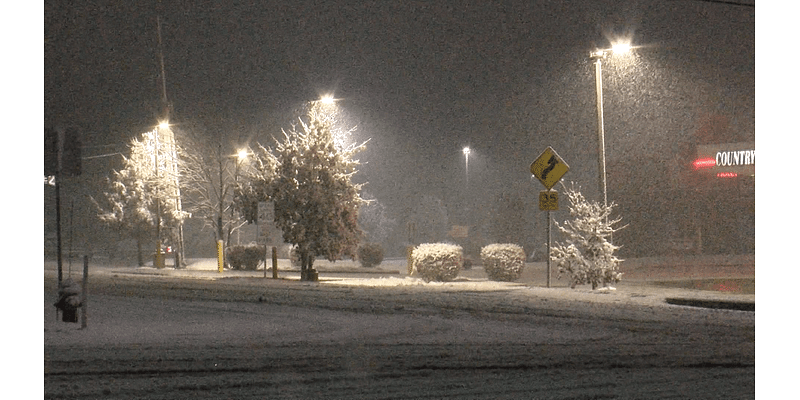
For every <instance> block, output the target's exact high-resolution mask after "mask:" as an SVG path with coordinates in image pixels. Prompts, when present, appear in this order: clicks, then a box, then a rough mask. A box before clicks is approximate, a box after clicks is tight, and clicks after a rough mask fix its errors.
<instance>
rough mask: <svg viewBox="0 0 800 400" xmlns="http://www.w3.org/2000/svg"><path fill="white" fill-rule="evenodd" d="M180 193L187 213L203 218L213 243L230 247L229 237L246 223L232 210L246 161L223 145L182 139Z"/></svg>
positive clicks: (192, 137)
mask: <svg viewBox="0 0 800 400" xmlns="http://www.w3.org/2000/svg"><path fill="white" fill-rule="evenodd" d="M182 143H184V146H183V150H184V151H182V152H181V162H182V165H181V172H182V179H181V183H182V189H183V194H184V196H183V198H184V203H185V205H186V209H187V210H188V211H190V212H191V213H192V215H193V216H194V217H198V218H203V220H204V222H205V226H206V227H210V228H211V229H212V230H213V231H214V237H215V240H222V241H225V243H226V247H229V246H230V244H231V236H232V234H233V233H235V232H236V230H237V229H239V228H241V227H242V226H243V225H245V224H246V223H247V221H245V219H243V218H242V217H241V210H237V209H235V208H236V207H235V199H234V196H235V194H236V191H237V189H238V187H239V185H240V183H242V182H240V180H241V179H242V177H243V176H244V174H245V173H246V169H247V165H248V161H247V160H246V159H244V158H243V157H239V155H238V154H233V151H232V150H229V149H227V147H226V146H223V144H222V141H221V140H220V141H219V142H213V141H208V140H202V139H201V138H197V137H194V136H193V135H191V134H188V133H187V134H186V135H185V137H183V138H182Z"/></svg>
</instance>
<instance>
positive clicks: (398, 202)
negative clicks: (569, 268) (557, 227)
mask: <svg viewBox="0 0 800 400" xmlns="http://www.w3.org/2000/svg"><path fill="white" fill-rule="evenodd" d="M741 2H742V3H743V4H749V6H747V5H745V6H742V5H735V4H730V2H713V1H689V0H649V1H616V0H614V1H584V0H579V1H530V0H525V1H503V2H499V1H492V2H489V1H480V2H478V1H475V2H466V1H465V2H458V1H438V2H433V1H432V2H427V1H352V2H347V1H306V0H299V1H252V2H240V1H229V2H212V1H197V2H186V1H180V2H177V1H176V2H166V1H164V2H161V1H136V2H120V1H86V2H79V4H75V3H74V2H67V1H47V2H45V8H44V11H45V15H44V17H45V18H44V36H45V45H44V98H45V101H44V114H45V115H44V117H45V118H44V121H45V125H46V126H55V125H63V124H68V125H76V126H77V127H79V129H80V130H81V132H82V133H83V135H84V142H85V144H86V145H87V146H86V148H85V155H94V154H103V153H106V152H109V151H112V149H113V151H119V150H120V149H124V144H125V141H126V139H127V138H128V137H130V136H132V135H136V134H139V133H142V132H145V131H146V130H148V129H149V128H150V127H151V126H153V125H155V124H156V121H157V119H158V115H159V112H160V111H159V110H160V101H161V92H160V81H159V79H160V78H159V63H158V36H157V22H156V21H157V17H158V16H160V19H161V24H162V27H161V28H162V39H163V48H164V58H165V63H166V84H167V94H168V97H169V100H170V101H171V102H172V104H173V107H174V114H173V122H177V123H179V124H180V123H187V124H188V123H191V124H193V125H195V126H197V125H199V126H202V127H203V128H204V130H205V131H207V132H208V133H209V134H210V135H219V136H224V137H227V138H230V140H231V141H232V142H237V143H238V142H244V141H248V140H249V142H250V143H251V144H253V143H255V142H262V143H264V144H268V142H269V137H270V136H271V135H272V134H274V133H275V130H274V129H275V126H278V125H281V123H280V122H276V121H284V119H283V118H285V115H286V112H287V111H288V110H290V109H292V108H294V107H297V105H298V104H301V103H302V102H304V101H309V100H314V99H316V98H318V97H319V96H320V95H321V94H324V93H329V92H333V93H334V94H335V96H336V98H338V99H341V100H340V101H339V103H338V104H339V106H340V107H341V108H342V110H343V112H344V114H345V115H346V116H347V118H348V119H349V122H350V123H351V124H357V125H358V130H357V133H356V138H355V139H356V140H363V139H367V138H371V141H370V143H369V146H368V149H367V150H366V151H365V152H364V153H362V155H361V157H360V159H361V160H362V162H366V164H365V165H364V166H363V167H362V170H361V171H362V174H361V175H360V176H361V179H363V180H368V181H369V182H370V185H369V190H370V191H372V192H374V193H376V194H377V195H378V197H379V198H381V197H383V198H384V199H383V200H384V201H385V202H387V203H389V204H392V205H394V206H395V207H401V206H402V203H404V202H405V201H407V200H405V199H406V197H405V195H406V194H408V193H415V194H419V193H431V194H434V195H437V196H440V197H443V198H450V200H449V201H455V200H453V199H452V198H455V197H460V196H463V195H464V193H465V192H464V191H463V189H464V185H465V184H466V182H465V179H464V175H465V162H464V161H465V160H464V156H463V154H462V152H461V149H462V148H463V147H464V146H465V145H469V146H470V147H471V148H472V149H473V150H472V153H471V155H470V160H469V162H470V164H469V170H470V179H469V182H470V185H472V187H473V189H478V188H480V189H479V190H476V191H479V192H481V193H483V194H485V195H486V196H490V195H491V194H494V193H497V192H498V191H503V190H517V191H525V190H531V187H530V185H531V182H530V179H529V178H530V174H529V171H528V166H529V164H530V163H531V162H532V161H533V159H534V158H535V157H536V156H537V155H538V154H539V153H540V152H541V151H542V150H544V148H545V147H546V146H548V145H549V146H553V147H554V148H555V149H556V150H557V151H558V153H559V154H560V155H561V156H562V157H563V158H564V159H565V160H566V161H567V162H568V163H569V164H570V166H571V168H572V169H571V170H570V172H569V173H568V175H567V176H566V177H565V180H572V181H576V182H577V183H578V184H580V185H582V186H584V187H587V188H589V189H588V190H589V191H590V192H591V190H595V189H596V181H597V169H596V168H597V161H596V160H597V145H596V114H595V113H596V108H595V102H594V87H595V86H594V67H593V65H592V63H591V61H590V60H589V59H588V53H589V51H590V50H593V49H596V48H608V47H610V41H611V40H614V39H615V38H618V37H630V38H631V39H632V41H633V44H634V45H636V46H641V48H638V49H636V52H635V55H634V56H633V59H632V60H631V59H629V60H628V61H627V62H622V61H618V62H617V63H616V64H615V61H614V60H609V61H608V62H607V63H606V64H605V67H604V68H605V70H604V83H605V91H606V92H605V101H606V104H605V113H606V114H605V118H606V125H605V129H606V135H607V137H606V146H607V152H608V154H607V157H608V160H609V161H608V163H609V167H608V168H609V174H610V175H612V174H613V175H614V177H615V178H612V177H609V182H610V183H611V182H612V181H613V179H617V180H616V182H619V181H620V180H625V179H627V178H626V177H627V176H628V175H631V176H633V175H636V174H631V173H630V172H631V171H630V169H631V168H638V167H641V164H640V163H641V162H642V161H641V160H655V161H653V162H655V163H663V162H666V161H665V160H670V159H674V154H676V153H677V152H679V150H680V149H682V148H683V147H685V145H686V143H689V142H691V141H692V140H693V135H694V132H695V131H696V130H697V129H698V127H699V126H701V125H702V121H703V120H704V118H708V117H709V116H711V115H722V116H723V117H724V119H725V120H726V121H728V127H727V129H728V131H729V132H730V135H731V137H733V138H736V139H737V140H738V139H742V140H754V137H755V7H753V6H752V4H753V2H752V1H748V0H741ZM99 160H104V159H99ZM637 163H638V164H637ZM110 165H111V164H110V162H106V161H93V162H92V163H91V164H90V165H89V168H93V169H96V170H97V171H100V172H99V173H101V174H102V173H107V171H109V170H110ZM634 165H636V166H637V167H633V166H634ZM104 171H105V172H104ZM534 183H535V184H536V187H535V190H536V192H538V190H539V189H540V187H539V186H538V183H537V182H534ZM609 190H610V192H613V190H614V189H611V188H610V189H609ZM617 190H621V189H617ZM589 195H590V196H593V195H594V194H593V193H589ZM393 203H395V204H393Z"/></svg>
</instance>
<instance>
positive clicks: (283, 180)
mask: <svg viewBox="0 0 800 400" xmlns="http://www.w3.org/2000/svg"><path fill="white" fill-rule="evenodd" d="M299 122H300V125H299V128H300V129H297V128H298V127H297V126H295V127H293V128H292V130H291V131H289V132H286V131H283V135H284V137H283V140H282V141H278V143H277V145H276V147H275V148H274V149H268V148H264V147H263V146H259V148H258V150H257V151H256V158H257V162H256V168H255V170H254V171H253V172H252V174H251V176H250V183H249V185H248V186H247V187H246V188H245V189H244V190H243V193H242V194H241V198H242V199H243V200H247V201H250V202H252V201H253V200H257V201H272V202H273V204H274V206H275V223H276V225H277V226H278V228H280V229H281V230H282V231H283V238H284V240H285V241H286V242H287V243H292V244H296V245H297V246H298V253H299V255H300V257H301V260H302V264H303V266H302V268H303V269H304V270H306V269H310V268H311V266H312V264H313V259H314V257H315V256H317V255H320V256H324V257H325V258H327V259H328V260H330V261H335V260H337V259H341V258H343V257H350V258H352V257H354V256H355V250H356V248H357V246H358V240H359V238H360V236H361V230H360V228H359V227H358V222H357V221H358V209H359V206H360V205H361V204H362V203H363V200H362V199H361V197H360V195H359V192H360V190H361V186H362V185H359V184H355V183H353V182H352V177H353V175H354V174H355V173H356V172H357V170H356V167H357V166H358V164H359V163H358V161H357V160H354V159H353V156H354V155H355V154H356V153H357V152H359V151H361V150H362V149H363V148H364V147H365V144H366V143H362V144H361V145H357V146H356V145H351V146H340V145H337V143H336V141H335V137H334V134H333V133H332V131H331V121H330V120H329V119H327V118H325V116H324V115H322V114H320V113H319V112H318V111H317V110H315V109H311V110H309V111H308V115H307V121H303V119H300V121H299Z"/></svg>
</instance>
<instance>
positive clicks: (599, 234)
mask: <svg viewBox="0 0 800 400" xmlns="http://www.w3.org/2000/svg"><path fill="white" fill-rule="evenodd" d="M564 188H565V193H566V195H567V197H568V198H569V202H570V206H569V213H570V217H571V218H572V219H569V220H566V221H565V222H564V225H560V224H559V223H558V222H556V226H557V227H558V229H559V230H560V231H561V233H563V234H564V236H565V237H566V244H563V243H560V242H556V245H555V246H553V247H552V248H551V249H550V259H551V260H553V261H555V262H556V265H557V267H558V273H559V278H560V277H561V274H564V273H566V274H568V275H569V279H570V286H571V287H573V288H574V287H575V285H583V284H591V285H592V289H597V286H598V285H602V286H604V287H605V286H608V285H609V284H610V283H615V282H619V281H620V279H621V277H622V273H621V272H619V266H620V264H621V263H622V261H623V260H620V259H619V258H617V257H616V256H615V255H614V252H615V251H616V250H617V249H619V247H618V246H615V245H614V244H612V243H611V242H610V241H609V239H610V238H611V235H612V234H613V233H614V232H616V231H618V230H619V229H622V228H615V227H614V225H616V224H617V223H619V222H620V221H621V219H619V218H618V219H609V216H610V215H611V212H612V210H613V208H614V207H615V204H613V203H612V204H610V205H608V206H604V205H602V204H599V203H597V202H589V201H587V200H586V199H585V198H584V197H583V194H581V193H580V192H579V191H578V190H576V189H575V186H574V185H573V186H572V187H571V188H567V187H566V185H564ZM623 228H624V227H623Z"/></svg>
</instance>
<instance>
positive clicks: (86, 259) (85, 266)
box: [81, 255, 89, 329]
mask: <svg viewBox="0 0 800 400" xmlns="http://www.w3.org/2000/svg"><path fill="white" fill-rule="evenodd" d="M87 286H89V256H87V255H84V256H83V288H82V289H83V293H82V294H81V329H86V303H87V300H86V294H87V289H86V287H87Z"/></svg>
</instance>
